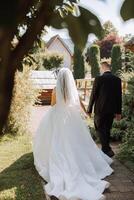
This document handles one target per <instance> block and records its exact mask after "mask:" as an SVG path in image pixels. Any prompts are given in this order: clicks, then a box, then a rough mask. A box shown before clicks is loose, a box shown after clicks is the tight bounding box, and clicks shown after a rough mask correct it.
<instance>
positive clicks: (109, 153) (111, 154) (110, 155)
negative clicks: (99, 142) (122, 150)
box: [105, 150, 115, 158]
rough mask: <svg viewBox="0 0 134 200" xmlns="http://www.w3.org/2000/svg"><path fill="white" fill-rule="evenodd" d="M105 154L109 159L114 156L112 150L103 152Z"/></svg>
mask: <svg viewBox="0 0 134 200" xmlns="http://www.w3.org/2000/svg"><path fill="white" fill-rule="evenodd" d="M105 154H107V155H108V156H109V157H110V158H111V157H113V156H114V155H115V153H114V152H113V151H112V150H110V151H108V152H105Z"/></svg>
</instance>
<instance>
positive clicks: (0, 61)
mask: <svg viewBox="0 0 134 200" xmlns="http://www.w3.org/2000/svg"><path fill="white" fill-rule="evenodd" d="M49 3H50V1H43V2H42V5H41V7H40V9H39V11H38V13H37V15H36V18H35V19H33V21H32V23H31V26H30V27H29V28H28V29H27V31H26V33H25V34H24V35H23V36H22V38H21V39H20V41H19V43H18V45H17V47H16V48H15V49H14V50H13V51H12V50H11V41H12V39H13V34H12V31H10V32H9V31H7V30H5V31H3V30H2V31H1V30H0V36H1V35H2V36H1V37H0V39H1V41H2V45H1V47H0V134H2V130H3V127H4V125H5V123H6V120H7V118H8V113H9V110H10V105H11V100H12V91H13V86H14V76H15V72H16V69H17V67H18V66H20V63H21V62H22V60H23V58H24V56H25V55H26V54H27V53H28V51H29V50H30V48H31V47H32V46H33V43H34V41H35V40H36V39H37V36H38V35H40V34H41V31H42V30H43V28H44V26H45V25H46V24H47V23H48V21H49V13H48V10H47V8H48V4H49Z"/></svg>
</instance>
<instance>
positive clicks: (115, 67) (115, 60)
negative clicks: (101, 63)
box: [111, 44, 122, 74]
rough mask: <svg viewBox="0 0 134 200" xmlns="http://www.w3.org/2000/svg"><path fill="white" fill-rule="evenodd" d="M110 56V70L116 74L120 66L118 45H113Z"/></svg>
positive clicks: (120, 57) (120, 53) (120, 55)
mask: <svg viewBox="0 0 134 200" xmlns="http://www.w3.org/2000/svg"><path fill="white" fill-rule="evenodd" d="M111 58H112V60H111V67H112V72H113V74H116V73H117V72H118V71H119V70H121V68H122V52H121V47H120V45H118V44H116V45H113V48H112V53H111Z"/></svg>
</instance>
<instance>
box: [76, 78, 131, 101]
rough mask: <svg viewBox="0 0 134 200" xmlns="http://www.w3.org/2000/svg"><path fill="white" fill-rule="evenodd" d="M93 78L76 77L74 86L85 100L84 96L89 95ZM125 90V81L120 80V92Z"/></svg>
mask: <svg viewBox="0 0 134 200" xmlns="http://www.w3.org/2000/svg"><path fill="white" fill-rule="evenodd" d="M93 83H94V79H77V80H76V86H77V89H78V91H79V93H80V96H81V98H82V100H84V101H85V100H86V97H89V96H90V93H91V90H92V87H93ZM126 92H127V82H126V81H122V93H123V94H125V93H126Z"/></svg>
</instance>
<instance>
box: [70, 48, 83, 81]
mask: <svg viewBox="0 0 134 200" xmlns="http://www.w3.org/2000/svg"><path fill="white" fill-rule="evenodd" d="M73 71H74V78H75V79H81V78H84V77H85V65H84V57H83V55H82V51H81V50H80V49H79V48H78V47H77V46H75V47H74V65H73Z"/></svg>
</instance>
